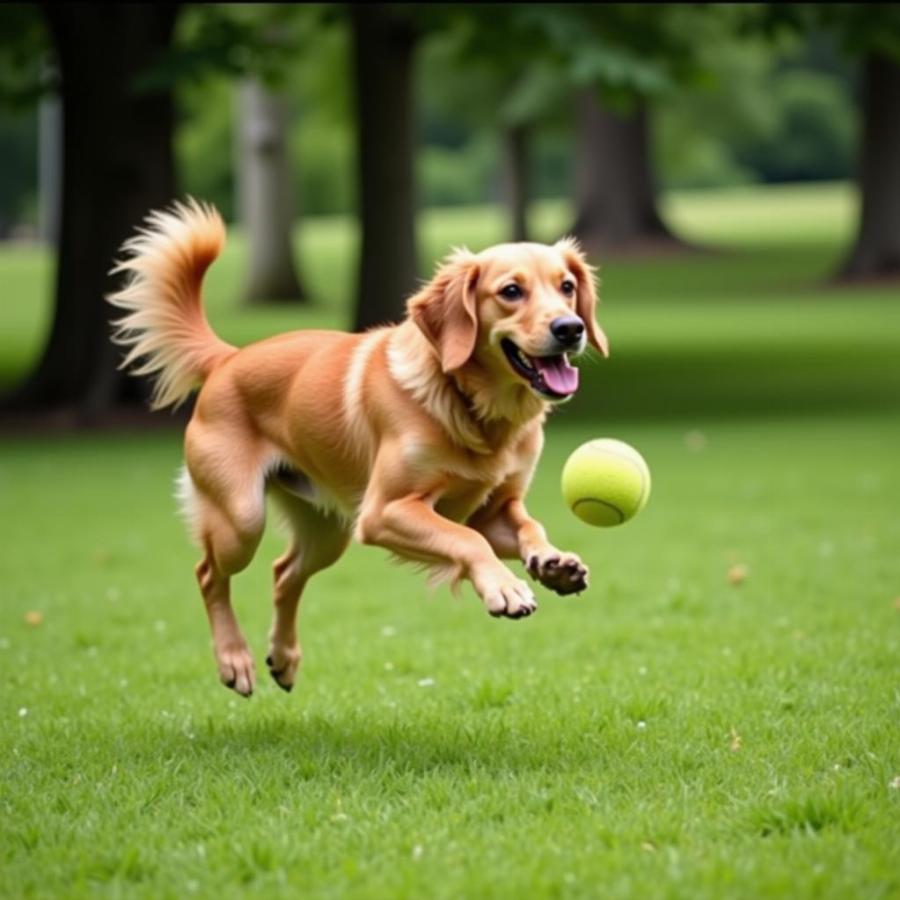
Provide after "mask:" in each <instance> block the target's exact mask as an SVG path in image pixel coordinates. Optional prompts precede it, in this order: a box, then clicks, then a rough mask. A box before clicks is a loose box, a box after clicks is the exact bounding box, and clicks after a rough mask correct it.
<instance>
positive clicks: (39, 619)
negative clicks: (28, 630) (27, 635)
mask: <svg viewBox="0 0 900 900" xmlns="http://www.w3.org/2000/svg"><path fill="white" fill-rule="evenodd" d="M43 623H44V614H43V613H42V612H39V611H38V610H36V609H32V610H29V611H28V612H27V613H25V624H26V625H30V626H31V627H32V628H37V627H38V625H43Z"/></svg>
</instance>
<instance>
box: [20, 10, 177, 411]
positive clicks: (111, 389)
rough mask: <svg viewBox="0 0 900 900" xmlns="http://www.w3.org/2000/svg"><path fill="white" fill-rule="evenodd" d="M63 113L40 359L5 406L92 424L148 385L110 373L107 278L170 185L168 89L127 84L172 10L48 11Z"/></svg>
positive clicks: (158, 46)
mask: <svg viewBox="0 0 900 900" xmlns="http://www.w3.org/2000/svg"><path fill="white" fill-rule="evenodd" d="M42 9H43V14H44V17H45V20H46V21H47V24H48V26H49V29H50V32H51V35H52V39H53V44H54V47H55V50H56V54H57V59H58V64H59V70H60V76H61V82H62V94H61V99H62V105H63V173H62V182H63V183H62V198H63V199H62V211H61V221H60V236H59V246H58V253H57V266H56V288H55V307H54V314H53V322H52V325H51V329H50V335H49V338H48V340H47V343H46V346H45V348H44V351H43V354H42V356H41V358H40V361H39V363H38V365H37V367H36V369H35V370H34V372H33V373H32V374H31V376H30V377H29V378H28V379H27V380H26V382H25V383H24V384H23V385H22V387H21V388H20V389H19V390H18V391H17V392H16V393H15V394H14V395H13V396H12V397H11V398H10V399H9V401H8V402H7V404H6V406H7V408H8V409H13V410H19V411H29V412H30V411H38V410H44V411H46V410H65V411H67V412H69V413H73V414H74V415H75V417H76V420H78V421H83V420H85V419H91V418H94V417H96V416H97V415H99V414H101V413H103V412H105V411H107V410H109V409H110V407H112V406H113V405H115V404H116V403H118V402H123V401H130V402H134V401H135V400H138V399H142V398H143V396H145V395H146V385H145V384H144V383H143V382H138V381H136V380H135V379H133V378H132V379H128V380H126V376H125V375H124V374H123V373H121V372H119V371H118V370H117V366H118V362H119V359H120V353H119V350H118V348H117V347H115V346H114V345H113V344H112V343H111V341H110V333H111V328H110V325H109V321H110V318H111V312H112V310H111V307H109V304H108V303H107V302H106V300H105V295H107V294H108V293H110V292H111V291H113V290H115V289H116V288H117V287H118V279H114V278H112V277H111V276H110V275H109V274H108V272H109V270H110V268H111V266H112V264H113V261H114V258H115V257H116V256H117V255H118V252H119V248H120V246H121V244H122V242H123V241H124V240H125V239H126V238H127V237H129V236H130V235H132V234H133V233H134V228H135V226H136V225H138V224H140V222H141V220H142V219H143V218H144V216H145V215H146V214H147V212H148V211H149V210H150V209H151V208H158V207H160V206H164V205H166V204H168V203H170V202H171V201H172V199H173V196H174V191H175V180H174V166H173V158H172V140H171V139H172V127H173V109H172V101H171V94H170V92H168V91H157V92H155V93H138V92H136V91H135V90H134V89H133V84H134V80H135V76H137V75H138V74H140V73H141V72H142V70H143V69H144V68H145V67H146V66H147V65H148V64H149V63H152V62H155V61H156V59H157V58H158V56H159V54H160V53H161V52H162V51H163V50H164V49H165V48H166V47H167V46H168V44H169V40H170V37H171V34H172V29H173V26H174V23H175V17H176V7H175V6H174V5H171V4H164V3H159V4H150V3H141V4H115V3H113V4H106V3H75V4H46V5H44V6H43V7H42Z"/></svg>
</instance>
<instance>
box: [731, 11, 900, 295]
mask: <svg viewBox="0 0 900 900" xmlns="http://www.w3.org/2000/svg"><path fill="white" fill-rule="evenodd" d="M741 26H742V28H743V29H744V30H745V31H757V32H760V33H763V34H765V35H767V36H769V37H774V36H777V35H778V33H779V32H782V31H788V32H791V33H794V34H797V33H804V34H805V33H808V32H809V31H810V30H811V29H816V28H818V29H825V30H826V31H827V32H830V33H831V34H832V35H834V36H835V37H836V38H837V40H838V41H839V42H840V44H841V46H842V47H843V49H844V51H845V52H846V53H847V54H848V55H850V56H851V57H852V58H855V59H857V60H860V62H861V70H862V72H861V74H862V79H861V90H860V94H861V96H860V104H859V105H860V115H861V118H862V129H861V141H860V147H859V151H858V154H857V165H856V169H857V176H856V182H857V186H858V188H859V195H860V214H859V220H858V224H857V230H856V237H855V239H854V241H853V246H852V248H851V250H850V252H849V254H848V256H847V257H846V259H845V260H844V262H843V263H842V264H841V266H840V268H839V270H838V273H837V274H838V277H839V278H842V279H857V278H871V277H897V276H900V7H898V6H897V5H895V4H884V3H860V4H852V3H835V4H765V5H761V6H753V7H751V8H750V9H749V10H748V11H747V12H746V14H745V16H744V19H743V21H742V23H741Z"/></svg>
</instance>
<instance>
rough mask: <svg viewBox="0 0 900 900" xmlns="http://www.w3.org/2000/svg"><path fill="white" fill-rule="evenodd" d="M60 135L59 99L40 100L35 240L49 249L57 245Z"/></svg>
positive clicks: (60, 173) (61, 126)
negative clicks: (38, 239) (36, 233)
mask: <svg viewBox="0 0 900 900" xmlns="http://www.w3.org/2000/svg"><path fill="white" fill-rule="evenodd" d="M62 132H63V116H62V103H61V102H60V99H59V97H57V96H55V95H54V96H47V97H43V98H42V99H41V102H40V106H39V107H38V237H39V238H40V240H41V241H42V242H43V243H45V244H47V245H48V246H50V247H55V246H56V245H57V244H58V243H59V217H60V211H61V209H62V190H61V187H62Z"/></svg>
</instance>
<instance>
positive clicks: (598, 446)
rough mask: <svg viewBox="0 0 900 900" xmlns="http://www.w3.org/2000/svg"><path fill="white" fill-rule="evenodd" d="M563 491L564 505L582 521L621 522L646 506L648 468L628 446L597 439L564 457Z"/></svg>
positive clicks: (604, 524)
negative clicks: (565, 458) (566, 457)
mask: <svg viewBox="0 0 900 900" xmlns="http://www.w3.org/2000/svg"><path fill="white" fill-rule="evenodd" d="M562 491H563V497H564V498H565V501H566V505H567V506H568V507H569V509H571V510H572V512H573V513H575V515H576V516H578V518H579V519H581V520H582V521H584V522H587V523H588V524H589V525H599V526H603V527H605V528H608V527H610V526H612V525H621V524H622V523H623V522H627V521H628V520H629V519H631V518H633V517H634V516H636V515H637V514H638V513H639V512H640V511H641V510H642V509H643V508H644V506H645V505H646V503H647V498H648V497H649V496H650V470H649V469H648V468H647V463H646V462H645V461H644V457H643V456H641V454H640V453H638V452H637V450H635V449H634V447H632V446H631V445H629V444H626V443H625V442H624V441H617V440H615V439H613V438H598V439H597V440H594V441H588V442H587V443H586V444H582V445H581V446H580V447H579V448H578V449H577V450H575V451H574V452H573V453H572V455H571V456H570V457H569V458H568V459H567V460H566V464H565V466H563V472H562Z"/></svg>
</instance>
